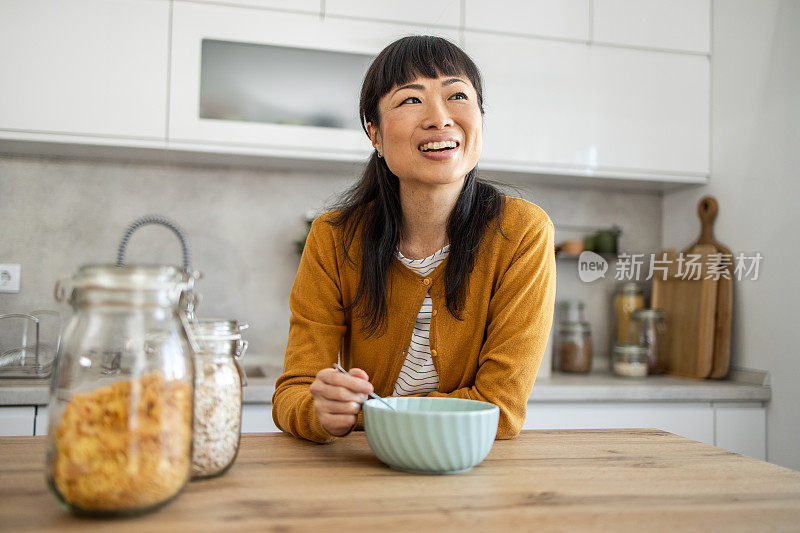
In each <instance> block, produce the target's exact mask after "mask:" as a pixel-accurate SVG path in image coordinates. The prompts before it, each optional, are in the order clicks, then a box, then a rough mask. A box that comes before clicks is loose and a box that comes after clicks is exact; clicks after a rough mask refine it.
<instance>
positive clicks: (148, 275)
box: [72, 265, 186, 290]
mask: <svg viewBox="0 0 800 533" xmlns="http://www.w3.org/2000/svg"><path fill="white" fill-rule="evenodd" d="M185 279H186V273H185V272H184V271H183V270H181V269H180V268H178V267H176V266H170V265H123V266H117V265H83V266H82V267H80V268H79V269H78V272H77V273H76V274H75V276H74V278H73V280H72V287H73V289H111V290H168V289H172V288H174V287H175V285H177V284H180V283H183V282H184V280H185Z"/></svg>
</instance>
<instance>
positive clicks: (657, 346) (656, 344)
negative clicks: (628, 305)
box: [627, 309, 668, 374]
mask: <svg viewBox="0 0 800 533" xmlns="http://www.w3.org/2000/svg"><path fill="white" fill-rule="evenodd" d="M627 342H633V343H638V344H642V345H644V346H646V347H647V361H648V363H647V373H648V374H661V373H663V372H665V371H666V370H667V365H668V361H667V358H668V350H667V342H668V339H667V326H666V322H665V319H664V311H662V310H660V309H637V310H635V311H634V312H633V314H632V315H631V321H630V326H629V328H628V336H627Z"/></svg>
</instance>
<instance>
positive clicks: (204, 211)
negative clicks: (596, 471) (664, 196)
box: [0, 156, 661, 375]
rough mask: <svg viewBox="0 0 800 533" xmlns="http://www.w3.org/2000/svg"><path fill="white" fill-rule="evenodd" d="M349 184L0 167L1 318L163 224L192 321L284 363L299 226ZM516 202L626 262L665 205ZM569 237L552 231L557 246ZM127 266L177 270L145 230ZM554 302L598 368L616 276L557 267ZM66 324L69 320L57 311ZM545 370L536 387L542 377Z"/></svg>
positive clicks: (537, 196) (651, 235)
mask: <svg viewBox="0 0 800 533" xmlns="http://www.w3.org/2000/svg"><path fill="white" fill-rule="evenodd" d="M352 179H353V176H352V175H351V176H331V175H321V174H313V173H308V172H305V173H300V172H289V171H264V170H254V169H242V168H225V167H218V168H217V167H207V166H205V167H203V166H183V165H182V166H178V165H169V164H155V163H141V162H126V161H110V162H109V161H94V160H87V159H67V158H47V157H23V156H0V216H1V217H2V224H0V263H4V262H7V263H21V264H22V291H21V292H20V293H19V294H0V313H2V312H9V311H18V312H20V311H21V312H25V311H31V310H33V309H36V308H54V306H55V305H56V304H55V302H54V301H53V297H52V292H53V285H54V283H55V281H56V280H57V279H58V278H59V277H62V276H67V275H70V274H72V273H73V272H74V271H75V269H76V268H77V267H78V266H80V265H82V264H84V263H91V262H101V263H111V262H113V261H114V260H115V257H116V250H117V246H118V244H119V241H120V238H121V236H122V233H123V231H124V229H125V228H126V226H127V225H128V224H129V223H130V222H131V221H133V220H134V219H136V218H138V217H140V216H142V215H145V214H151V213H160V214H164V215H166V216H169V217H170V218H172V219H174V220H176V221H177V222H178V223H179V224H180V225H181V226H183V228H184V229H185V230H186V232H187V233H188V235H189V239H190V243H191V246H192V254H193V267H195V268H196V269H198V270H200V271H202V272H203V274H204V279H203V280H202V281H201V283H200V285H199V289H200V291H201V292H202V294H203V296H204V301H203V303H202V304H201V306H200V308H199V310H198V314H199V315H200V316H205V317H211V316H219V317H231V318H240V319H243V320H246V321H247V322H249V323H250V324H251V325H252V327H251V329H250V330H249V331H247V332H246V334H247V338H248V339H249V340H250V341H251V353H252V354H263V355H266V356H268V357H269V358H270V359H272V360H274V362H276V363H277V362H281V361H282V359H283V354H284V351H285V348H286V338H287V333H288V326H289V324H288V320H289V310H288V296H289V291H290V289H291V285H292V281H293V279H294V275H295V273H296V270H297V266H298V261H299V259H298V257H297V255H296V254H295V252H294V249H293V246H292V241H293V240H294V239H296V238H298V237H299V236H301V235H302V233H303V231H304V229H305V226H304V221H303V219H304V214H305V212H306V211H308V210H317V209H320V208H321V207H323V205H324V204H325V202H326V200H330V199H332V198H333V197H334V196H335V195H336V194H337V193H339V192H341V191H342V190H343V189H344V188H345V187H346V186H347V185H348V184H350V183H351V182H352ZM516 185H517V186H518V187H519V192H520V193H521V196H522V197H524V198H526V199H528V200H531V201H533V202H534V203H537V204H539V205H540V206H541V207H542V208H544V209H545V211H547V213H548V214H549V215H550V217H551V218H552V219H553V221H554V222H555V223H556V225H557V226H558V225H559V224H580V225H594V226H604V227H608V226H611V225H612V224H618V225H620V226H622V228H623V236H622V240H621V246H622V249H624V250H636V251H654V250H655V248H656V247H657V246H658V245H659V243H660V240H661V198H660V196H659V195H658V194H657V193H625V192H611V191H598V190H588V189H582V190H579V189H576V188H564V187H552V186H548V187H544V186H530V185H526V184H525V183H524V182H516ZM573 236H575V234H574V233H570V232H566V231H561V230H557V235H556V238H557V239H561V238H567V237H573ZM127 258H128V259H129V262H162V263H164V262H166V263H172V264H177V263H178V262H179V258H180V255H179V247H178V243H177V240H176V239H175V238H174V237H173V236H172V234H171V233H170V232H169V231H168V230H166V229H164V228H159V227H156V226H147V227H145V228H143V229H141V230H139V231H138V232H137V233H135V234H134V236H133V238H132V240H131V243H130V246H129V248H128V256H127ZM557 276H558V289H557V298H558V299H562V298H566V297H571V298H582V299H584V300H586V301H587V311H588V315H589V320H590V322H591V325H592V329H593V335H594V341H595V346H596V356H597V357H596V364H597V366H598V367H603V366H604V365H605V364H607V363H606V361H605V357H606V356H607V345H608V339H609V335H608V332H609V330H610V328H611V327H612V323H611V321H610V316H609V314H608V313H609V312H610V309H611V304H610V298H611V296H612V294H613V290H614V280H613V275H612V276H609V277H608V278H607V279H605V280H599V281H596V282H593V283H592V284H585V283H582V282H581V281H580V280H579V278H578V275H577V264H576V263H575V262H574V261H563V262H561V261H560V262H559V263H558V272H557ZM59 309H60V310H62V311H65V313H67V314H68V312H69V308H68V306H67V307H60V308H59ZM546 374H547V371H546V370H545V371H544V372H543V374H542V375H546Z"/></svg>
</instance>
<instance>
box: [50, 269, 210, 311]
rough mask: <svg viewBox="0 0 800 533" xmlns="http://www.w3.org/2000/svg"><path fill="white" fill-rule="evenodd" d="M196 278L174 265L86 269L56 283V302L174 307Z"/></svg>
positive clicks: (191, 286) (79, 270)
mask: <svg viewBox="0 0 800 533" xmlns="http://www.w3.org/2000/svg"><path fill="white" fill-rule="evenodd" d="M195 279H197V278H196V276H195V275H190V274H188V273H187V272H186V271H184V270H182V269H181V268H179V267H176V266H171V265H122V266H118V265H109V264H90V265H83V266H81V267H80V268H78V271H77V272H76V273H75V274H74V275H73V276H72V277H70V278H63V279H61V280H59V281H58V282H57V283H56V289H55V298H56V301H59V302H63V301H66V300H68V299H69V301H70V302H71V303H72V304H73V305H76V304H78V305H80V304H84V303H114V304H132V305H145V304H153V303H156V304H158V305H167V306H174V305H176V304H177V303H178V301H179V299H180V297H181V294H182V293H184V292H185V291H189V290H191V289H192V288H193V286H194V281H195Z"/></svg>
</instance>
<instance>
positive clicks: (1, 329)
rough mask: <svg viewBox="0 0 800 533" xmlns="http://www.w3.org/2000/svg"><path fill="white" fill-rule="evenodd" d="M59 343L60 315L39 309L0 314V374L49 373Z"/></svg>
mask: <svg viewBox="0 0 800 533" xmlns="http://www.w3.org/2000/svg"><path fill="white" fill-rule="evenodd" d="M60 344H61V315H59V314H58V313H57V312H56V311H50V310H47V309H39V310H37V311H31V312H30V313H5V314H2V315H0V378H38V379H43V378H47V377H50V374H51V373H52V371H53V362H54V361H55V358H56V354H57V353H58V347H59V345H60Z"/></svg>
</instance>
